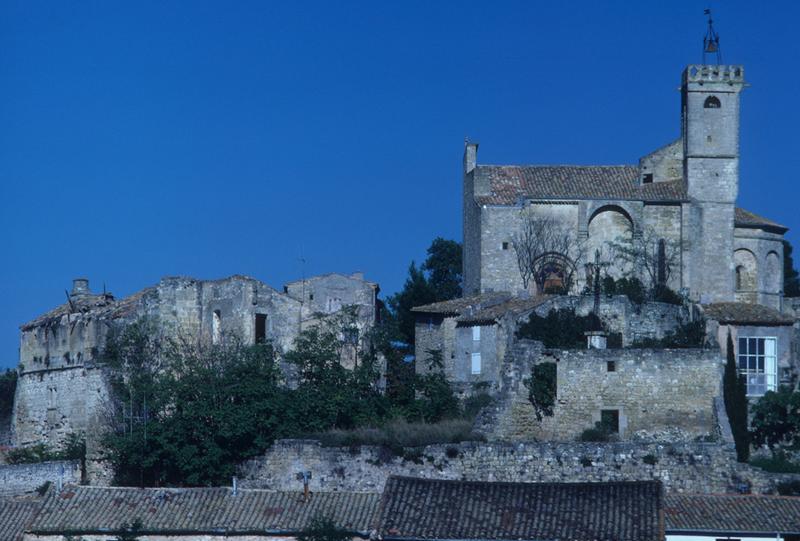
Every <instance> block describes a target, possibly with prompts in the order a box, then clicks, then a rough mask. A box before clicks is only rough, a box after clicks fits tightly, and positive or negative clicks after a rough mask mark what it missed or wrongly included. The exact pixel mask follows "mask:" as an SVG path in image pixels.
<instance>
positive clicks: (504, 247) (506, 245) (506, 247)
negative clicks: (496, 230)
mask: <svg viewBox="0 0 800 541" xmlns="http://www.w3.org/2000/svg"><path fill="white" fill-rule="evenodd" d="M503 250H508V243H507V242H504V243H503Z"/></svg>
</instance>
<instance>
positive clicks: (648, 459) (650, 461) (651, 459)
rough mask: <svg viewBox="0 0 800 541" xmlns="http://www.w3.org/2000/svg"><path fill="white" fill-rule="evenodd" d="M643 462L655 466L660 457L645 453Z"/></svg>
mask: <svg viewBox="0 0 800 541" xmlns="http://www.w3.org/2000/svg"><path fill="white" fill-rule="evenodd" d="M642 462H644V463H645V464H649V465H650V466H655V465H656V464H658V458H656V456H655V455H645V456H643V457H642Z"/></svg>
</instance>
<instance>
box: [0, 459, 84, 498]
mask: <svg viewBox="0 0 800 541" xmlns="http://www.w3.org/2000/svg"><path fill="white" fill-rule="evenodd" d="M59 479H60V480H61V482H62V483H63V484H67V483H71V484H76V485H77V484H79V483H80V482H81V464H80V462H79V461H77V460H64V461H54V462H40V463H38V464H14V465H8V466H0V496H18V495H22V494H30V493H33V492H34V491H36V489H37V488H39V487H41V486H42V485H44V484H45V483H46V482H48V481H49V482H50V483H52V484H53V485H57V484H58V482H59Z"/></svg>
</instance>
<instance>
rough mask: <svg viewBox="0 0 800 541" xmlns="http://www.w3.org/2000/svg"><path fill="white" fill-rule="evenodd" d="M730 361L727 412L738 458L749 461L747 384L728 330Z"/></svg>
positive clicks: (725, 385)
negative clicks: (738, 367) (737, 366)
mask: <svg viewBox="0 0 800 541" xmlns="http://www.w3.org/2000/svg"><path fill="white" fill-rule="evenodd" d="M727 350H728V361H727V363H726V364H725V373H724V375H723V379H722V386H723V389H722V390H723V398H724V401H725V412H726V413H727V414H728V421H729V422H730V425H731V432H732V433H733V441H734V443H735V444H736V458H737V460H738V461H739V462H747V459H748V458H749V457H750V434H749V432H748V430H747V384H746V383H745V380H744V377H743V376H741V375H740V374H739V371H738V370H737V369H736V355H735V354H734V351H733V338H732V337H731V333H730V331H728V342H727Z"/></svg>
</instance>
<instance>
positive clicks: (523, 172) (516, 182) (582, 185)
mask: <svg viewBox="0 0 800 541" xmlns="http://www.w3.org/2000/svg"><path fill="white" fill-rule="evenodd" d="M475 175H476V181H488V184H489V187H490V194H489V195H486V196H477V197H475V201H476V202H477V203H478V204H480V205H514V204H516V203H517V202H518V201H519V199H521V198H522V199H563V198H570V199H615V200H635V201H664V202H667V201H684V200H686V198H687V196H686V192H685V190H684V188H683V183H682V182H681V181H669V182H654V183H651V184H643V185H640V184H639V168H638V167H637V166H635V165H590V166H581V165H524V166H521V165H479V166H477V167H476V169H475Z"/></svg>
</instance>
